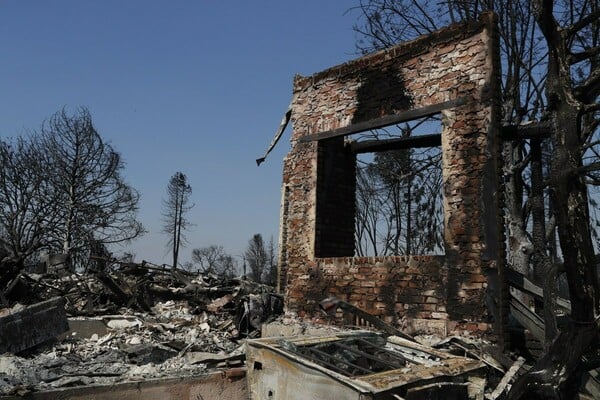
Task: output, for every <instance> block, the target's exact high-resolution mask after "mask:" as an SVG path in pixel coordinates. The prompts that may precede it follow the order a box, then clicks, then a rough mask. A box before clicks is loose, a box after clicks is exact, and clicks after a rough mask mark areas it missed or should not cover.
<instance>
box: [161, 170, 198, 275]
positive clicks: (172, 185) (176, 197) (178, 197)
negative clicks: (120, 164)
mask: <svg viewBox="0 0 600 400" xmlns="http://www.w3.org/2000/svg"><path fill="white" fill-rule="evenodd" d="M191 194H192V187H191V186H190V185H189V183H188V180H187V177H186V176H185V174H183V173H182V172H176V173H175V174H174V175H173V176H172V177H171V179H170V180H169V185H168V186H167V198H166V199H165V200H163V220H164V226H163V232H164V233H166V234H167V235H169V240H168V242H167V246H168V247H170V248H171V251H172V254H173V268H177V260H178V258H179V248H180V247H181V245H182V242H183V243H185V234H184V231H185V230H186V229H187V228H189V226H190V221H189V220H188V219H187V217H186V214H187V212H188V211H189V210H190V209H191V208H192V207H193V206H194V205H193V204H190V195H191Z"/></svg>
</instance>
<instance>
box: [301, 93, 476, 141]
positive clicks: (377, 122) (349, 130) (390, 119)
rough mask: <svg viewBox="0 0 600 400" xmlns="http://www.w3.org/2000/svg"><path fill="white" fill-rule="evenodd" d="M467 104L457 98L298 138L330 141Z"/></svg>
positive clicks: (463, 99)
mask: <svg viewBox="0 0 600 400" xmlns="http://www.w3.org/2000/svg"><path fill="white" fill-rule="evenodd" d="M466 103H467V98H466V97H459V98H456V99H454V100H449V101H444V102H442V103H437V104H432V105H429V106H425V107H421V108H416V109H414V110H407V111H401V112H399V113H397V114H393V115H386V116H385V117H380V118H375V119H370V120H368V121H363V122H358V123H356V124H352V125H349V126H344V127H342V128H337V129H332V130H329V131H324V132H319V133H314V134H312V135H306V136H303V137H301V138H300V140H299V142H300V143H305V142H312V141H315V140H323V139H330V138H334V137H341V136H347V135H352V134H354V133H360V132H365V131H370V130H373V129H379V128H383V127H385V126H389V125H395V124H399V123H402V122H406V121H411V120H413V119H417V118H422V117H429V116H432V115H435V114H437V113H440V112H442V111H444V110H447V109H450V108H455V107H459V106H462V105H464V104H466Z"/></svg>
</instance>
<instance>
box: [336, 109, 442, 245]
mask: <svg viewBox="0 0 600 400" xmlns="http://www.w3.org/2000/svg"><path fill="white" fill-rule="evenodd" d="M441 131H442V127H441V117H440V115H436V116H433V117H427V118H422V119H418V120H413V121H410V122H407V123H403V124H401V125H395V126H389V127H386V128H382V129H378V130H374V131H370V132H364V133H361V134H357V135H354V136H353V137H351V138H350V140H349V142H348V145H349V146H350V147H351V148H352V149H353V150H354V152H355V153H357V167H356V212H355V254H356V255H357V256H386V255H429V254H440V255H441V254H443V253H444V250H443V249H444V245H443V226H444V211H443V198H442V192H443V190H442V152H441V145H440V140H441ZM371 150H374V151H371Z"/></svg>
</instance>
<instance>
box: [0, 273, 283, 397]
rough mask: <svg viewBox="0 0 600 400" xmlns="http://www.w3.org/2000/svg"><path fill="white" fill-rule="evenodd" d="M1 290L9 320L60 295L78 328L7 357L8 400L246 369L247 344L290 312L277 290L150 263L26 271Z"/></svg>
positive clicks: (0, 391)
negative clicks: (31, 393)
mask: <svg viewBox="0 0 600 400" xmlns="http://www.w3.org/2000/svg"><path fill="white" fill-rule="evenodd" d="M0 290H2V292H3V294H4V296H2V297H3V299H4V301H5V304H6V303H9V306H10V307H5V308H4V309H3V310H2V309H0V318H2V317H3V316H10V315H14V314H17V313H19V312H23V310H25V309H26V308H27V307H35V304H39V303H36V302H40V301H44V300H47V299H50V298H56V297H59V298H61V299H62V301H64V310H65V311H66V314H67V316H68V317H69V320H68V322H69V326H70V330H69V331H68V332H66V333H65V334H63V335H61V336H58V337H56V338H55V339H54V340H51V341H48V342H45V343H43V344H41V345H37V346H34V347H31V348H28V349H26V350H24V351H21V352H18V353H16V354H13V353H9V352H6V353H4V354H3V355H0V395H14V394H17V395H22V394H24V393H27V392H29V391H43V390H49V389H54V388H62V387H70V386H79V385H90V384H114V383H118V382H126V381H139V380H146V379H152V378H163V377H182V376H196V375H199V374H202V373H204V372H206V371H209V370H214V369H220V368H231V367H235V366H241V365H242V364H243V362H244V349H243V345H242V342H241V341H240V339H242V338H245V337H257V336H259V331H258V329H259V328H260V326H261V325H262V323H264V322H266V321H267V320H269V319H271V318H273V317H274V316H276V315H277V314H279V313H281V311H282V299H281V297H280V296H279V295H276V294H274V293H273V289H272V288H271V287H269V286H266V285H262V284H257V283H255V282H252V281H249V280H246V279H241V278H235V279H219V278H218V277H217V276H214V275H210V274H198V273H195V274H194V273H189V272H185V271H181V270H172V269H164V268H160V267H156V266H149V265H147V264H145V263H143V264H124V265H120V264H116V265H114V266H113V267H112V268H110V269H102V270H98V271H87V272H85V273H78V274H76V273H68V274H64V273H63V274H48V273H46V274H37V273H27V272H21V273H20V274H19V275H18V276H17V277H15V278H14V279H13V280H12V281H11V282H9V284H8V285H6V287H4V288H0ZM30 304H33V305H32V306H28V305H30Z"/></svg>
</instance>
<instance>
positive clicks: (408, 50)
mask: <svg viewBox="0 0 600 400" xmlns="http://www.w3.org/2000/svg"><path fill="white" fill-rule="evenodd" d="M497 43H498V42H497V35H496V31H495V20H494V17H493V15H491V14H486V15H484V16H483V17H482V18H481V20H480V21H478V22H472V23H468V24H462V25H454V26H450V27H448V28H446V29H443V30H440V31H438V32H435V33H433V34H431V35H428V36H425V37H421V38H418V39H416V40H414V41H411V42H408V43H402V44H399V45H397V46H395V47H393V48H390V49H387V50H385V51H381V52H377V53H374V54H371V55H368V56H365V57H362V58H359V59H357V60H353V61H350V62H348V63H345V64H343V65H340V66H337V67H333V68H330V69H328V70H325V71H322V72H319V73H317V74H314V75H312V76H310V77H302V76H296V77H295V79H294V94H293V99H292V107H293V108H292V122H293V134H292V139H291V142H292V149H291V151H290V153H289V154H288V155H287V157H286V159H285V161H284V172H283V184H284V199H283V205H282V207H283V208H285V212H282V218H281V230H282V232H285V235H283V234H282V235H281V243H280V246H279V247H280V257H279V264H280V268H281V269H280V285H281V288H282V289H285V293H286V306H287V308H288V310H291V311H297V312H299V313H300V314H302V315H307V316H311V315H314V314H315V312H316V310H317V308H316V303H317V300H320V299H322V298H324V297H327V296H329V295H336V296H339V297H341V298H342V299H347V300H349V301H350V302H351V303H353V304H355V305H357V306H362V307H363V308H365V307H366V308H367V309H368V310H369V311H371V312H372V313H374V314H376V315H379V316H382V317H385V318H386V319H388V320H390V321H392V322H394V323H398V324H401V323H406V321H407V319H410V318H413V319H415V320H423V321H430V326H431V327H435V328H436V329H437V328H438V327H439V326H441V325H443V326H444V329H446V328H450V329H455V328H457V329H460V328H466V329H471V330H479V329H484V330H485V329H487V328H488V327H489V325H488V324H487V322H488V321H491V317H492V314H494V315H493V316H494V317H495V318H496V322H498V320H500V319H501V316H500V315H499V314H498V313H497V312H496V311H497V310H498V309H499V305H498V304H499V302H501V296H499V295H498V293H496V292H495V291H492V290H490V289H491V286H496V285H495V284H494V285H492V283H493V282H497V279H495V277H496V276H497V271H498V269H499V268H501V265H502V246H503V245H502V235H501V233H500V231H499V229H498V227H499V226H500V223H499V222H498V219H499V211H498V210H499V207H498V203H499V199H498V198H497V193H498V190H497V189H498V185H499V182H498V171H499V151H498V149H499V148H498V146H499V145H498V132H499V121H498V115H499V114H498V109H497V106H498V104H497V101H496V99H497V97H498V96H497V94H498V93H499V81H498V79H497V77H498V76H499V69H498V68H499V63H498V44H497ZM457 99H461V100H463V101H462V102H460V103H455V106H454V107H453V108H449V109H447V110H444V111H443V112H442V168H443V190H444V193H443V194H444V227H445V237H444V242H445V243H444V246H445V255H444V256H440V257H424V256H421V257H418V256H411V257H410V258H408V259H407V258H397V257H391V258H390V257H387V258H385V259H379V258H377V259H364V258H353V257H352V256H353V254H354V231H353V226H354V210H355V209H354V202H355V169H356V160H355V157H354V155H353V154H351V153H349V152H348V150H347V148H346V147H344V140H343V138H341V137H338V138H333V139H324V140H320V141H311V142H300V141H299V140H300V139H301V138H302V137H304V136H306V135H311V134H315V133H320V132H324V131H329V130H332V129H337V128H342V127H347V126H351V125H355V124H358V123H361V122H365V121H369V120H372V119H376V118H380V117H385V116H388V115H393V114H397V113H399V112H403V111H407V110H411V109H418V108H421V107H425V106H429V105H434V104H438V103H443V102H448V101H452V100H457ZM456 104H461V105H456ZM333 257H336V258H333ZM367 270H370V271H367ZM428 276H430V277H429V278H428ZM407 282H408V283H407ZM382 288H386V289H382ZM371 289H372V290H371ZM375 289H377V290H378V293H375ZM496 289H498V288H496ZM496 289H494V290H496ZM381 290H384V292H385V296H383V295H382V294H381ZM384 298H385V300H384ZM433 299H435V302H433ZM421 300H423V301H421ZM428 300H429V301H430V302H429V301H428ZM486 304H495V305H494V306H492V307H491V312H490V309H488V307H486ZM440 321H442V322H441V323H440ZM425 325H427V323H425Z"/></svg>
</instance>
